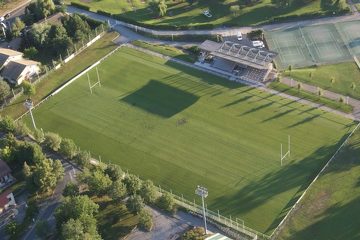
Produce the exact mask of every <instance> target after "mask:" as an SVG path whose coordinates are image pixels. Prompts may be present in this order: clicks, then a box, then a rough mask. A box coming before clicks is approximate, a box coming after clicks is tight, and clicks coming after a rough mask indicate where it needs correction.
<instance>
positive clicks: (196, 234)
mask: <svg viewBox="0 0 360 240" xmlns="http://www.w3.org/2000/svg"><path fill="white" fill-rule="evenodd" d="M204 236H205V230H204V228H202V227H195V228H193V229H191V230H189V231H187V232H185V233H184V235H183V236H182V237H181V240H200V239H204Z"/></svg>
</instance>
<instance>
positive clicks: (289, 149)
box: [288, 135, 291, 157]
mask: <svg viewBox="0 0 360 240" xmlns="http://www.w3.org/2000/svg"><path fill="white" fill-rule="evenodd" d="M288 151H289V157H290V155H291V148H290V135H288Z"/></svg>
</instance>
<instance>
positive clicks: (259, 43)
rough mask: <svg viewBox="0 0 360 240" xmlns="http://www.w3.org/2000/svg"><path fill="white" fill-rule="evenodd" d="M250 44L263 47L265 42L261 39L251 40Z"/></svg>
mask: <svg viewBox="0 0 360 240" xmlns="http://www.w3.org/2000/svg"><path fill="white" fill-rule="evenodd" d="M252 45H253V46H254V47H256V48H264V47H265V44H264V42H263V41H252Z"/></svg>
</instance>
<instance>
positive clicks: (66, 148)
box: [59, 138, 79, 159]
mask: <svg viewBox="0 0 360 240" xmlns="http://www.w3.org/2000/svg"><path fill="white" fill-rule="evenodd" d="M59 152H60V153H61V154H63V155H64V157H66V158H69V159H73V158H74V157H75V156H76V154H77V153H78V152H79V148H78V147H77V146H76V144H75V143H74V141H73V140H71V139H68V138H64V139H62V140H61V143H60V149H59Z"/></svg>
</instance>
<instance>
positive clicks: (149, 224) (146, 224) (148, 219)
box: [139, 209, 153, 231]
mask: <svg viewBox="0 0 360 240" xmlns="http://www.w3.org/2000/svg"><path fill="white" fill-rule="evenodd" d="M139 225H140V228H142V229H144V230H145V231H151V229H152V228H153V219H152V215H151V212H149V211H148V210H146V209H143V210H142V211H141V212H140V216H139Z"/></svg>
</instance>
